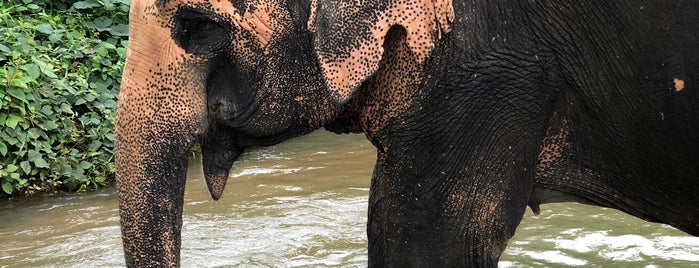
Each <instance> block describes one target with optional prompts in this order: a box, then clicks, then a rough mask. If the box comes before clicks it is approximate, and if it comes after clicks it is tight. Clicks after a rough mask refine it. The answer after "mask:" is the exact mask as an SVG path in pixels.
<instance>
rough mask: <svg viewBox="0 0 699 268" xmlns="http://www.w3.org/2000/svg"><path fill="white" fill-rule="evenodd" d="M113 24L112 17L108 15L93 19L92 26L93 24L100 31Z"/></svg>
mask: <svg viewBox="0 0 699 268" xmlns="http://www.w3.org/2000/svg"><path fill="white" fill-rule="evenodd" d="M111 25H112V19H110V18H106V17H99V18H96V19H94V20H92V24H90V26H93V27H94V28H95V29H97V30H99V31H104V30H108V29H107V28H108V27H109V26H111Z"/></svg>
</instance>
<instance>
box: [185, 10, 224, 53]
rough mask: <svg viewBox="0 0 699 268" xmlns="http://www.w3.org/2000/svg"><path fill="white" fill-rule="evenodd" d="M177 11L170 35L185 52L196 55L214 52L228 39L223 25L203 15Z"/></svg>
mask: <svg viewBox="0 0 699 268" xmlns="http://www.w3.org/2000/svg"><path fill="white" fill-rule="evenodd" d="M189 13H190V12H178V15H177V16H176V18H175V25H174V28H173V30H172V37H173V39H174V40H175V42H176V43H177V45H179V46H180V47H182V48H183V49H184V50H185V51H186V52H187V53H191V54H197V55H212V54H216V53H217V52H219V50H221V49H222V48H223V45H224V44H225V43H226V42H228V41H229V36H230V35H229V33H228V32H227V31H226V28H225V27H223V25H221V24H219V23H218V22H216V21H213V20H211V19H210V18H207V17H205V16H204V15H192V14H189Z"/></svg>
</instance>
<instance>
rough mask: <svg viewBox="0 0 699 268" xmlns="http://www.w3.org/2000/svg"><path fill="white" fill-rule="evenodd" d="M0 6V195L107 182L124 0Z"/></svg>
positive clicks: (32, 0)
mask: <svg viewBox="0 0 699 268" xmlns="http://www.w3.org/2000/svg"><path fill="white" fill-rule="evenodd" d="M0 5H1V7H0V66H2V67H1V68H0V185H1V187H2V190H0V196H3V195H15V194H32V193H35V192H38V191H51V190H55V189H62V190H69V191H80V190H86V189H91V188H96V187H99V186H102V185H105V184H106V183H107V182H108V178H109V176H111V175H110V174H112V173H113V171H114V164H113V161H112V158H113V147H114V133H113V131H112V129H113V124H114V116H115V110H116V99H117V94H118V89H119V81H121V70H122V68H123V62H124V58H125V57H126V45H127V43H126V36H127V35H128V27H127V23H128V15H127V14H128V6H129V1H128V0H86V1H78V2H74V3H73V2H62V1H45V0H22V1H9V2H5V1H0Z"/></svg>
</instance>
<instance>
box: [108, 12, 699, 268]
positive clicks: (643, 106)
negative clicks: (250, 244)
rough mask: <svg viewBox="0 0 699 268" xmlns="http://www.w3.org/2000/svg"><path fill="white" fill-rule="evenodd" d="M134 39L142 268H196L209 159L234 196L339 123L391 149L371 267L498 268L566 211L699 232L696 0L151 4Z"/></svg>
mask: <svg viewBox="0 0 699 268" xmlns="http://www.w3.org/2000/svg"><path fill="white" fill-rule="evenodd" d="M130 23H131V26H130V27H131V36H130V46H129V54H128V59H127V64H126V66H125V70H124V80H123V84H122V91H121V94H120V100H119V109H118V118H117V124H116V133H117V146H118V147H117V156H116V157H117V158H116V159H117V180H118V190H119V197H120V213H121V224H122V236H123V239H124V250H125V255H126V263H127V265H128V266H139V267H140V266H179V248H180V230H181V227H182V218H181V217H182V199H183V193H184V178H185V171H186V170H185V169H186V166H187V155H188V154H187V151H188V149H189V148H190V147H191V146H192V145H193V144H194V143H195V142H197V141H199V142H200V143H201V146H202V152H203V154H204V173H205V176H206V179H207V184H208V186H209V189H210V191H211V193H212V196H213V197H214V199H218V198H219V197H220V196H221V193H222V191H223V187H224V186H225V181H226V178H227V175H228V170H229V168H230V166H231V165H232V164H234V162H235V160H236V159H237V157H238V156H239V155H240V154H241V153H242V152H244V151H245V149H246V148H249V147H251V146H260V145H270V144H274V143H278V142H282V141H284V140H286V139H289V138H291V137H294V136H298V135H303V134H305V133H308V132H310V131H312V130H314V129H317V128H319V127H323V126H324V127H325V128H326V129H328V130H331V131H334V132H337V133H348V132H358V133H364V134H365V135H366V136H367V138H368V139H369V140H370V141H371V142H372V143H373V144H374V145H375V146H376V148H377V154H378V155H377V156H378V160H377V163H376V167H375V169H374V174H373V177H372V182H371V191H370V196H369V219H368V224H367V234H368V238H369V249H368V250H369V265H370V266H397V267H404V266H430V267H432V266H473V267H494V266H496V265H497V261H498V258H499V256H500V255H501V254H502V252H503V250H504V249H505V247H506V244H507V240H508V239H509V238H510V237H512V235H513V234H514V231H515V229H516V227H517V225H518V224H519V222H520V220H521V218H522V215H523V213H524V210H525V208H526V207H527V205H528V206H529V207H531V209H532V210H534V212H536V213H538V211H539V205H540V204H543V203H549V202H561V201H577V202H582V203H587V204H593V205H598V206H605V207H611V208H616V209H619V210H622V211H624V212H627V213H629V214H631V215H634V216H637V217H640V218H643V219H646V220H649V221H655V222H662V223H667V224H669V225H672V226H674V227H676V228H678V229H680V230H682V231H685V232H687V233H688V234H690V235H695V236H697V235H699V210H697V209H696V207H697V205H698V204H699V195H697V194H696V193H697V192H699V164H698V163H699V88H698V87H697V83H698V82H699V50H698V49H697V48H699V2H697V1H690V0H678V1H659V0H655V1H643V0H639V1H566V0H564V1H480V0H472V1H454V2H452V1H449V0H422V1H406V0H379V1H359V0H346V1H338V0H317V1H313V3H307V2H304V1H286V0H275V1H272V0H270V1H262V0H254V1H247V2H244V3H243V2H240V1H212V2H207V1H195V0H180V1H163V0H160V1H146V0H144V1H133V3H132V9H131V18H130ZM231 228H235V227H234V226H233V227H231Z"/></svg>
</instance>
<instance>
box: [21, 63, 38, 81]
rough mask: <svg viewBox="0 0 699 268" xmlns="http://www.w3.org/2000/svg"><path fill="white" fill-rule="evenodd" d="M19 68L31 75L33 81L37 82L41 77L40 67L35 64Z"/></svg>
mask: <svg viewBox="0 0 699 268" xmlns="http://www.w3.org/2000/svg"><path fill="white" fill-rule="evenodd" d="M19 68H21V69H22V70H24V71H25V72H27V75H29V77H31V78H32V80H35V79H36V78H37V77H39V75H41V69H39V66H37V65H36V64H33V63H29V64H25V65H22V66H21V67H19Z"/></svg>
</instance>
